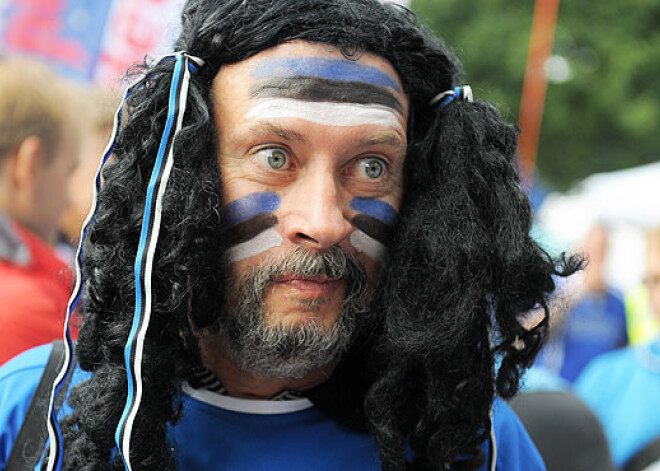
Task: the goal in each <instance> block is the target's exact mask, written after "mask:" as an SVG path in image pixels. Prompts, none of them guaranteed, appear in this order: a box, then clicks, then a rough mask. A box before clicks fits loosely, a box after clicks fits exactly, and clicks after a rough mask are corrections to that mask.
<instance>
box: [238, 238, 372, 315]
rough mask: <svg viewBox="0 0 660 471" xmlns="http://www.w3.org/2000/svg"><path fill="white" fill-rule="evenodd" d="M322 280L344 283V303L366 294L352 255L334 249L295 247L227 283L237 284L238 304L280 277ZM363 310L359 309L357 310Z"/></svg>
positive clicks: (364, 274) (258, 295)
mask: <svg viewBox="0 0 660 471" xmlns="http://www.w3.org/2000/svg"><path fill="white" fill-rule="evenodd" d="M285 275H286V276H300V277H325V278H331V279H341V280H344V281H345V282H346V286H347V296H346V300H345V303H354V302H355V301H356V299H359V298H362V297H364V295H365V292H366V291H367V284H368V278H367V271H366V269H365V267H364V266H363V265H362V263H361V262H360V261H359V260H358V259H357V257H356V256H355V255H352V254H349V253H347V252H346V251H345V250H344V249H342V248H341V247H338V246H333V247H330V248H327V249H322V250H310V249H306V248H297V249H296V250H294V251H292V252H289V253H287V254H285V255H283V256H281V257H277V258H274V257H271V258H268V259H266V260H265V261H264V262H263V263H262V264H260V265H257V266H254V267H253V268H252V270H251V271H250V272H248V273H247V274H246V275H244V276H243V277H242V278H241V279H239V280H230V284H234V285H238V287H239V288H240V289H239V292H241V298H242V299H241V300H240V301H239V302H242V301H243V300H246V299H251V300H255V299H262V296H263V294H264V292H265V290H266V288H267V287H268V285H269V284H271V283H272V282H274V281H275V279H276V278H278V277H280V276H285ZM360 310H363V309H360Z"/></svg>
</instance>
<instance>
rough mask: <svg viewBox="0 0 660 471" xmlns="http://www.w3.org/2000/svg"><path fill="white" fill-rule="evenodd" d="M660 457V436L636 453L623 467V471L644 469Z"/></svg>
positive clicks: (640, 470)
mask: <svg viewBox="0 0 660 471" xmlns="http://www.w3.org/2000/svg"><path fill="white" fill-rule="evenodd" d="M658 459H660V437H658V438H656V439H655V440H653V441H652V442H651V443H649V444H648V445H646V446H645V447H644V448H642V449H641V450H639V451H638V452H637V453H635V454H634V455H633V456H632V457H631V458H630V459H629V460H628V461H627V462H626V464H625V466H624V467H623V471H642V470H644V469H646V467H647V466H649V465H651V464H653V463H655V462H656V461H658Z"/></svg>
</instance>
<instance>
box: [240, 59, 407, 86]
mask: <svg viewBox="0 0 660 471" xmlns="http://www.w3.org/2000/svg"><path fill="white" fill-rule="evenodd" d="M301 75H302V76H306V77H318V78H324V79H328V80H339V81H345V82H363V83H368V84H371V85H375V86H379V87H390V88H391V89H392V90H394V91H396V92H401V87H400V86H399V84H398V83H397V82H396V80H395V79H394V77H392V76H391V75H389V74H388V73H386V72H385V71H384V70H381V69H380V68H378V67H374V66H371V65H365V64H359V63H357V62H354V61H350V60H347V59H329V58H325V57H281V58H277V59H267V60H263V61H261V62H259V63H258V64H257V66H256V67H255V68H254V69H253V70H252V73H251V76H252V77H253V78H256V79H262V78H268V77H293V76H301Z"/></svg>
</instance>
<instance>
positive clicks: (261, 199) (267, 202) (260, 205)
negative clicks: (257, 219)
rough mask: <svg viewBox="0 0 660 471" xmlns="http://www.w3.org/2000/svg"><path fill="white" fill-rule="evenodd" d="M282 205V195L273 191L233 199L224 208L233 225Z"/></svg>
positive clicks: (227, 219) (229, 221) (227, 218)
mask: <svg viewBox="0 0 660 471" xmlns="http://www.w3.org/2000/svg"><path fill="white" fill-rule="evenodd" d="M279 206H280V197H279V196H278V195H277V193H274V192H272V191H260V192H255V193H250V194H249V195H246V196H244V197H242V198H239V199H237V200H235V201H232V202H231V203H229V204H228V205H227V206H225V207H224V208H223V210H222V213H223V215H224V216H225V220H226V221H227V223H228V224H229V225H231V226H234V225H236V224H239V223H242V222H245V221H247V220H248V219H251V218H253V217H254V216H256V215H258V214H260V213H272V212H273V211H275V210H276V209H277V208H278V207H279Z"/></svg>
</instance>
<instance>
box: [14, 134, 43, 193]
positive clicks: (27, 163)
mask: <svg viewBox="0 0 660 471" xmlns="http://www.w3.org/2000/svg"><path fill="white" fill-rule="evenodd" d="M45 164H46V149H45V146H44V143H43V141H42V140H41V139H40V138H38V137H36V136H29V137H27V138H26V139H24V140H23V142H21V143H20V144H19V146H18V147H17V148H16V153H15V154H14V156H13V165H12V166H11V167H12V168H11V179H12V183H13V184H14V186H15V187H16V188H17V189H32V188H33V187H34V186H35V185H36V176H37V173H38V172H39V169H40V167H42V166H43V165H45Z"/></svg>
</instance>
